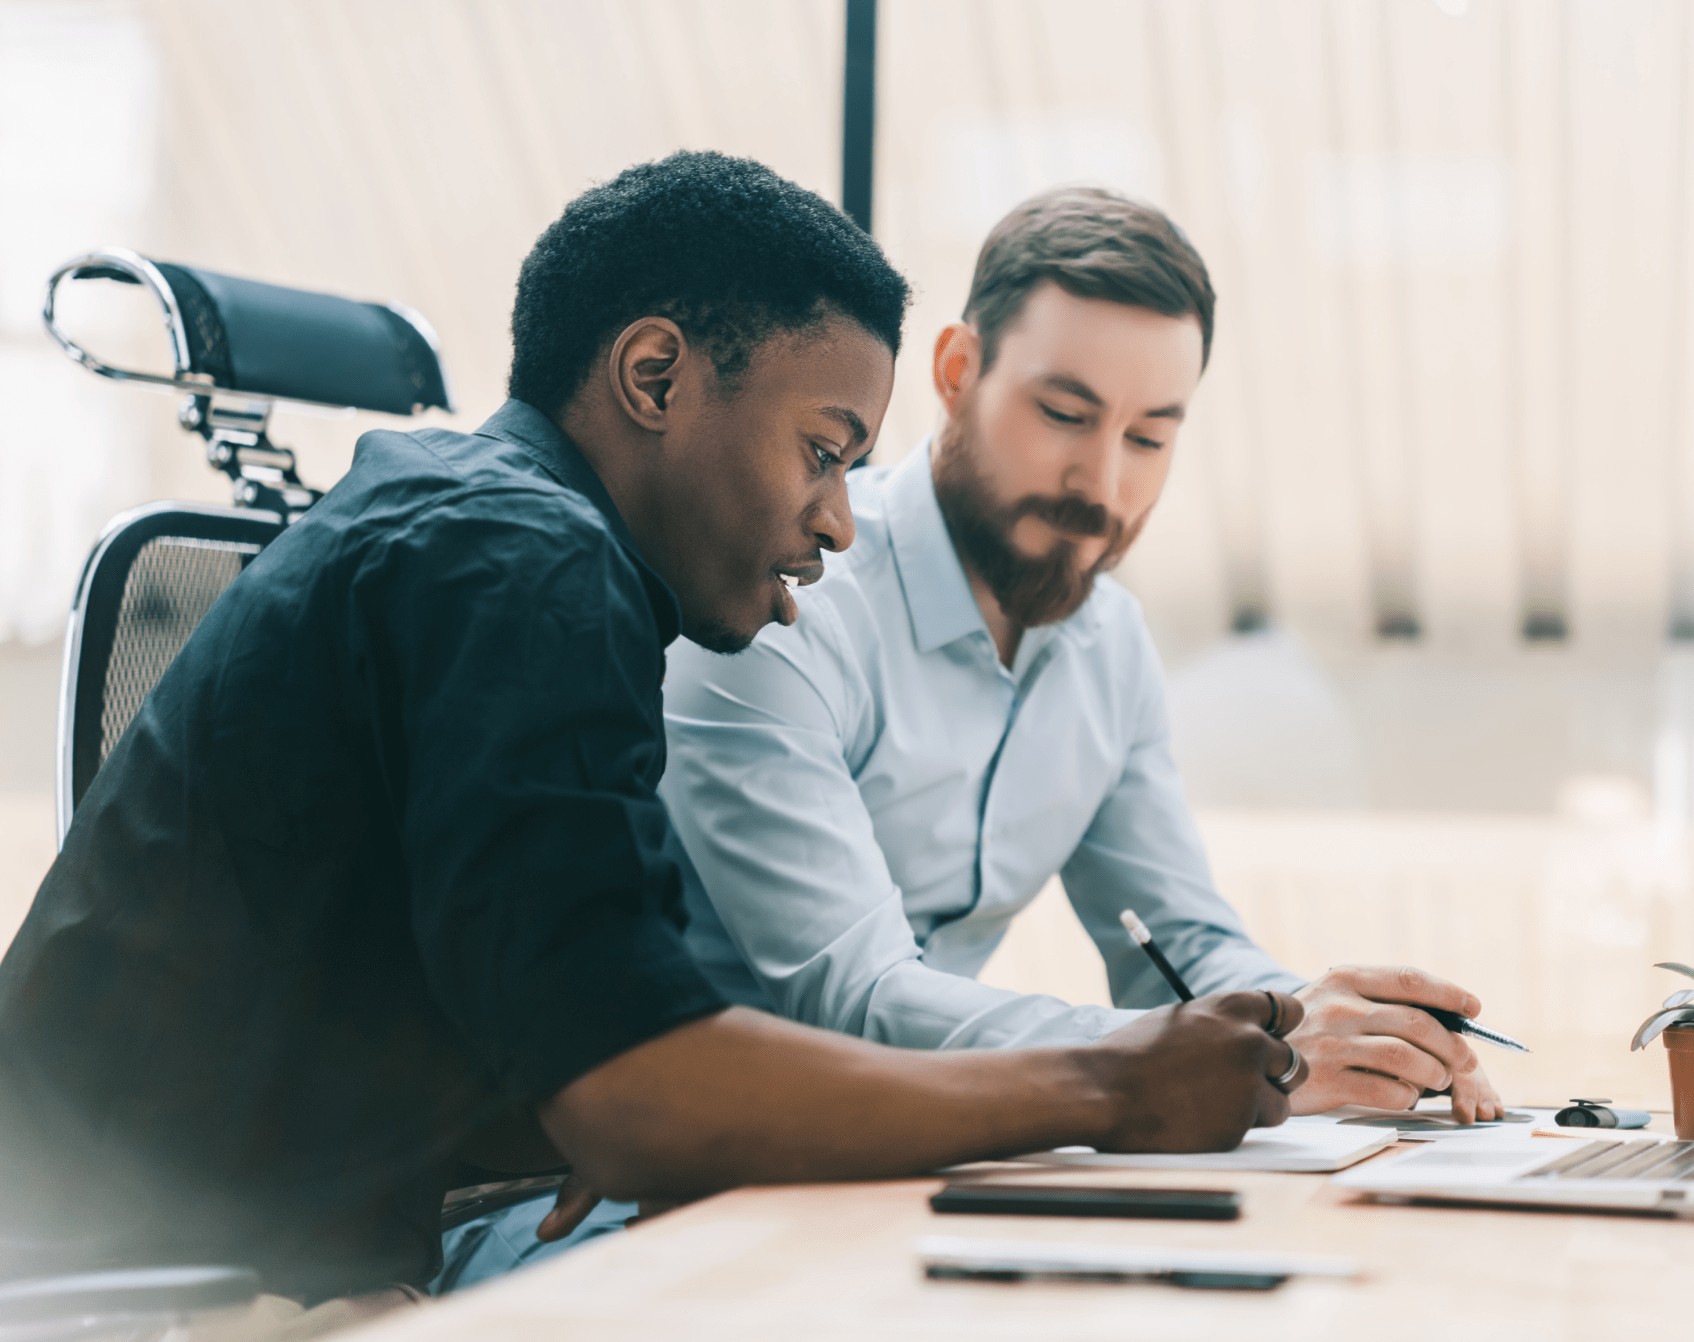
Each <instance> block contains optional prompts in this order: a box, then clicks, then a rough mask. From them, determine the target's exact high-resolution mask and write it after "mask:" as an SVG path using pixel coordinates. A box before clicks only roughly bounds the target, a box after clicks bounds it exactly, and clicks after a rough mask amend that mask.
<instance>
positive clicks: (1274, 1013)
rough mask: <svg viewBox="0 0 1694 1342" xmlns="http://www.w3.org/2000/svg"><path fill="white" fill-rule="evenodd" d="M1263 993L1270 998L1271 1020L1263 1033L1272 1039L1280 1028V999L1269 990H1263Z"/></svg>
mask: <svg viewBox="0 0 1694 1342" xmlns="http://www.w3.org/2000/svg"><path fill="white" fill-rule="evenodd" d="M1263 992H1264V994H1265V996H1266V997H1268V998H1270V1008H1271V1018H1270V1022H1269V1024H1267V1025H1266V1026H1265V1033H1266V1034H1268V1035H1271V1036H1272V1037H1273V1038H1274V1037H1276V1035H1277V1031H1278V1030H1279V1029H1280V1028H1281V1026H1282V999H1281V998H1280V997H1278V996H1277V995H1276V994H1275V993H1273V992H1272V991H1271V990H1270V989H1269V988H1265V989H1263Z"/></svg>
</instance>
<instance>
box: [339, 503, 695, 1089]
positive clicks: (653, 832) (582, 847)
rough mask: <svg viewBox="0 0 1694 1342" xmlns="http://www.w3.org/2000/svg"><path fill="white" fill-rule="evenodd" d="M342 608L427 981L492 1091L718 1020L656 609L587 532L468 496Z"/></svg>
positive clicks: (394, 548)
mask: <svg viewBox="0 0 1694 1342" xmlns="http://www.w3.org/2000/svg"><path fill="white" fill-rule="evenodd" d="M352 609H353V612H354V620H355V624H356V628H355V630H354V631H353V639H352V645H353V646H354V647H355V648H356V649H357V650H358V651H357V654H356V668H355V674H354V675H353V676H352V677H350V679H351V680H352V682H353V683H354V684H356V685H357V686H358V687H359V691H358V692H360V693H363V694H365V695H368V696H369V700H370V702H369V704H368V706H366V710H365V712H364V713H363V714H361V715H360V716H362V717H365V718H367V719H369V720H374V721H375V722H376V723H377V732H378V736H379V740H378V743H377V757H378V758H379V759H380V761H381V765H382V768H383V770H384V772H385V778H384V780H383V781H384V784H385V786H386V788H387V790H388V792H389V795H390V797H391V804H392V809H393V812H394V814H395V815H396V817H397V820H398V830H397V834H398V842H399V844H400V847H401V849H402V852H401V854H400V856H401V857H402V860H403V861H404V864H405V867H406V870H407V872H408V875H409V881H410V889H409V897H410V909H409V915H410V922H411V927H412V932H413V935H414V936H415V938H416V940H417V946H418V950H419V953H420V958H421V962H422V966H423V972H424V974H425V976H426V978H427V981H428V985H429V988H430V990H431V991H432V993H433V995H434V997H435V998H436V1000H437V1001H438V1002H439V1003H440V1004H441V1006H442V1008H443V1010H444V1011H445V1012H446V1013H447V1015H448V1016H449V1017H450V1018H451V1019H452V1020H453V1021H454V1023H455V1024H456V1025H457V1026H458V1028H460V1029H461V1030H462V1031H463V1032H464V1034H465V1035H466V1036H467V1038H468V1039H469V1040H470V1041H471V1044H472V1046H473V1047H474V1048H475V1049H476V1050H477V1051H478V1052H479V1054H480V1055H481V1057H482V1058H483V1060H484V1061H485V1063H486V1064H487V1066H488V1067H489V1069H490V1071H491V1072H492V1074H493V1075H494V1077H495V1078H496V1079H497V1081H498V1082H499V1084H501V1086H502V1087H503V1089H505V1090H506V1091H507V1092H508V1093H509V1094H511V1095H512V1096H513V1097H514V1098H522V1099H539V1098H541V1097H543V1096H546V1095H549V1094H551V1093H553V1092H554V1091H556V1090H557V1089H559V1087H561V1086H563V1085H565V1084H567V1083H568V1082H570V1081H571V1080H573V1079H575V1078H576V1077H577V1076H580V1075H581V1074H583V1073H584V1072H587V1071H589V1070H591V1069H592V1068H593V1067H595V1066H597V1065H598V1064H599V1063H601V1062H603V1061H605V1060H607V1059H608V1058H610V1057H612V1056H614V1055H615V1054H618V1053H620V1052H623V1051H625V1050H626V1049H629V1048H632V1047H634V1046H635V1045H637V1044H640V1043H642V1042H644V1041H645V1040H647V1039H650V1038H652V1037H654V1036H656V1035H658V1034H661V1033H663V1032H665V1031H666V1030H668V1029H670V1028H672V1027H674V1026H676V1025H678V1024H680V1023H682V1022H684V1021H687V1020H690V1019H693V1018H695V1017H698V1016H700V1015H703V1014H705V1013H708V1012H710V1011H713V1010H716V1009H718V1008H719V1007H721V1006H722V1005H723V1001H722V999H721V998H720V997H719V996H718V994H717V993H715V992H714V991H713V990H712V989H711V988H710V987H709V986H708V985H707V983H706V982H705V980H704V978H703V977H702V976H701V974H700V973H699V971H698V969H697V968H696V967H695V966H694V964H693V962H692V960H691V959H690V957H689V956H688V954H687V952H686V950H685V948H684V946H683V942H682V937H681V932H680V927H679V924H680V914H679V910H680V905H681V893H682V881H683V879H684V872H685V870H686V861H685V858H684V857H683V856H682V854H681V852H680V849H679V846H678V845H677V843H676V840H675V836H674V833H673V831H672V830H671V828H670V825H669V823H668V821H667V818H666V815H665V810H664V806H663V804H662V803H661V802H660V801H659V799H658V796H657V792H656V786H657V781H658V776H659V774H660V772H661V771H662V769H663V765H664V741H663V729H662V725H661V719H660V716H659V703H658V691H659V683H660V679H661V677H662V674H663V655H664V654H663V643H662V638H661V635H660V632H659V628H658V623H657V617H656V615H655V613H654V608H653V599H652V597H651V596H650V595H649V594H648V592H647V590H646V588H645V586H644V578H643V575H642V573H641V572H640V571H639V570H638V569H637V567H636V563H635V561H634V560H633V559H632V558H631V557H630V556H629V555H627V554H626V553H625V552H624V551H623V550H622V548H621V547H620V546H619V545H618V543H617V542H616V541H615V540H614V539H613V538H612V537H611V536H610V535H609V534H608V533H607V532H606V531H605V529H604V526H603V525H602V524H601V523H600V522H599V520H598V518H597V516H594V515H590V514H589V513H588V510H587V509H586V508H583V509H582V511H581V512H580V513H578V512H575V511H573V510H572V508H571V506H570V505H569V504H568V503H566V502H564V501H561V500H558V499H555V498H551V497H548V496H540V498H539V501H538V498H537V497H536V496H532V495H528V494H525V493H524V492H523V491H500V490H481V491H474V492H468V493H467V494H466V495H462V496H460V497H459V498H458V499H456V500H453V501H450V502H447V503H443V504H440V505H436V506H434V507H432V508H431V509H430V510H429V512H428V513H426V514H425V515H424V516H423V517H421V518H419V519H417V520H414V521H412V522H411V523H410V524H408V525H406V526H403V527H401V528H399V529H398V530H397V532H396V534H394V535H393V536H392V537H391V538H389V539H388V540H387V541H386V543H384V544H382V545H381V546H380V547H378V549H377V551H376V553H375V554H374V555H373V557H372V559H371V560H370V561H368V562H367V564H366V565H365V567H364V569H363V570H362V571H361V572H360V574H359V575H358V576H357V578H356V579H355V599H354V602H353V606H352Z"/></svg>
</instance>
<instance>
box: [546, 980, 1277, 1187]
mask: <svg viewBox="0 0 1694 1342" xmlns="http://www.w3.org/2000/svg"><path fill="white" fill-rule="evenodd" d="M1282 1000H1283V1013H1284V1015H1283V1019H1284V1021H1285V1022H1286V1025H1285V1028H1292V1026H1293V1025H1294V1024H1295V1023H1297V1022H1298V1020H1299V1011H1300V1007H1299V1003H1297V1002H1295V1001H1294V1000H1293V999H1292V998H1284V999H1282ZM1268 1016H1269V1010H1268V999H1267V997H1266V995H1265V994H1264V993H1228V994H1222V995H1219V996H1217V997H1211V998H1203V999H1201V1000H1200V1001H1198V1002H1194V1003H1189V1004H1187V1005H1185V1006H1183V1007H1180V1008H1161V1009H1159V1010H1157V1011H1152V1012H1149V1013H1147V1015H1146V1016H1144V1017H1142V1018H1140V1019H1139V1020H1137V1021H1136V1022H1135V1023H1133V1024H1132V1025H1129V1026H1127V1027H1126V1028H1124V1029H1122V1030H1119V1031H1117V1032H1115V1033H1114V1034H1112V1035H1109V1036H1107V1038H1106V1039H1104V1040H1102V1041H1101V1042H1100V1043H1098V1044H1094V1045H1087V1046H1079V1047H1075V1048H1040V1049H1023V1050H1002V1051H964V1052H939V1053H938V1052H922V1051H917V1050H909V1049H893V1048H886V1047H883V1046H881V1045H878V1044H871V1043H867V1042H865V1041H864V1040H860V1039H855V1038H852V1037H849V1036H846V1035H840V1034H832V1033H829V1032H826V1031H822V1030H814V1029H811V1028H809V1027H807V1026H803V1025H796V1024H794V1023H792V1022H790V1021H784V1020H780V1019H777V1018H776V1017H773V1016H767V1015H764V1014H762V1013H760V1012H756V1011H751V1010H747V1009H745V1008H740V1007H731V1008H729V1009H728V1010H725V1011H722V1012H720V1013H718V1014H716V1015H714V1016H709V1017H707V1018H705V1019H703V1020H698V1021H694V1022H692V1023H690V1024H688V1025H684V1026H682V1027H680V1028H678V1029H676V1030H672V1031H670V1032H669V1033H668V1034H664V1035H661V1036H660V1037H658V1038H657V1039H653V1040H650V1041H648V1042H647V1043H645V1044H643V1045H641V1046H640V1047H638V1048H634V1049H631V1050H630V1051H629V1052H628V1053H625V1054H622V1055H620V1056H619V1057H617V1058H614V1059H612V1060H611V1061H610V1062H607V1063H605V1064H603V1065H601V1066H600V1067H597V1068H596V1069H595V1070H594V1071H592V1072H590V1073H588V1074H587V1075H586V1076H583V1077H580V1078H579V1079H578V1080H576V1081H574V1082H572V1083H571V1084H570V1085H568V1086H566V1087H565V1088H564V1089H563V1090H561V1091H559V1092H558V1094H556V1095H554V1096H553V1097H552V1098H551V1099H549V1100H547V1101H546V1102H545V1103H543V1104H542V1105H541V1106H540V1118H541V1123H542V1127H543V1128H544V1129H545V1130H546V1132H547V1134H548V1136H549V1137H550V1138H551V1139H552V1141H553V1143H554V1145H556V1146H557V1147H558V1148H559V1150H560V1151H562V1152H563V1153H565V1155H566V1156H567V1157H568V1158H569V1159H570V1162H571V1164H572V1165H573V1166H574V1167H575V1168H576V1170H577V1171H578V1172H579V1173H580V1174H581V1175H582V1176H583V1178H584V1179H585V1180H586V1181H587V1182H588V1183H589V1184H591V1185H592V1186H593V1187H594V1188H595V1189H596V1190H598V1191H599V1192H601V1193H604V1194H606V1195H607V1196H610V1197H614V1198H619V1199H635V1198H680V1197H691V1196H696V1195H700V1194H704V1193H709V1192H715V1191H717V1190H719V1189H723V1188H730V1187H734V1186H736V1185H739V1184H749V1183H803V1182H812V1181H823V1180H833V1179H864V1178H879V1177H880V1178H887V1177H895V1176H899V1175H905V1174H913V1173H917V1172H920V1171H923V1170H926V1169H933V1168H935V1167H936V1166H938V1165H946V1164H951V1163H955V1162H958V1161H963V1160H971V1159H976V1158H981V1157H987V1156H993V1155H1000V1154H1010V1153H1015V1152H1022V1151H1033V1150H1041V1149H1044V1148H1047V1147H1052V1146H1062V1145H1067V1144H1073V1143H1086V1144H1088V1145H1093V1146H1097V1147H1100V1148H1102V1149H1106V1150H1212V1149H1227V1148H1228V1147H1231V1146H1233V1145H1235V1144H1236V1143H1237V1142H1238V1141H1239V1140H1240V1138H1241V1135H1242V1133H1243V1132H1245V1131H1246V1129H1247V1128H1248V1127H1252V1126H1255V1125H1262V1124H1274V1123H1280V1122H1281V1121H1282V1120H1283V1119H1284V1118H1285V1117H1287V1113H1288V1101H1287V1097H1286V1096H1285V1095H1284V1094H1283V1093H1281V1092H1279V1091H1277V1090H1275V1089H1273V1088H1272V1087H1271V1086H1270V1084H1269V1082H1268V1081H1267V1080H1266V1079H1265V1078H1266V1077H1268V1076H1270V1075H1273V1074H1275V1073H1279V1072H1281V1071H1282V1070H1283V1069H1284V1067H1285V1066H1286V1063H1287V1059H1288V1056H1289V1055H1288V1046H1287V1045H1286V1044H1284V1043H1282V1042H1281V1041H1280V1040H1278V1039H1273V1038H1272V1037H1271V1036H1270V1035H1268V1034H1266V1033H1265V1031H1264V1030H1263V1028H1262V1025H1263V1022H1264V1020H1265V1019H1267V1018H1268ZM1298 1079H1300V1078H1296V1083H1297V1081H1298ZM1291 1088H1292V1087H1291Z"/></svg>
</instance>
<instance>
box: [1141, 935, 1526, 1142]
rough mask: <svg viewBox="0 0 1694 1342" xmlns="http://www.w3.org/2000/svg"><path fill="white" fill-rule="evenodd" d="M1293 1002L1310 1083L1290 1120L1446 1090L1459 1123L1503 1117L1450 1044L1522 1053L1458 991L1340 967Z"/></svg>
mask: <svg viewBox="0 0 1694 1342" xmlns="http://www.w3.org/2000/svg"><path fill="white" fill-rule="evenodd" d="M1122 921H1123V924H1124V926H1125V928H1126V929H1128V930H1129V932H1130V935H1131V937H1132V938H1133V939H1134V940H1135V941H1136V942H1137V943H1138V944H1140V945H1141V946H1142V947H1143V949H1144V950H1148V952H1149V958H1150V959H1152V960H1153V961H1154V964H1155V966H1157V967H1158V968H1159V970H1160V973H1161V974H1163V975H1164V977H1165V979H1166V981H1167V982H1169V983H1170V984H1171V987H1172V988H1173V990H1175V991H1176V993H1177V995H1178V996H1179V997H1181V998H1183V1000H1185V1001H1186V1000H1188V998H1189V997H1191V996H1192V993H1191V992H1190V990H1189V988H1188V986H1187V984H1186V983H1184V982H1183V981H1182V977H1181V975H1180V974H1178V973H1177V971H1176V970H1175V969H1174V968H1173V967H1172V966H1171V965H1170V963H1169V961H1168V960H1166V959H1165V957H1164V955H1163V953H1162V952H1161V951H1160V950H1159V948H1158V946H1157V944H1156V943H1155V942H1154V941H1153V938H1152V935H1151V933H1149V932H1148V931H1147V928H1146V925H1145V924H1144V923H1142V921H1141V919H1140V918H1139V917H1137V916H1136V915H1135V914H1134V912H1132V911H1129V910H1126V911H1125V912H1124V913H1123V915H1122ZM1297 996H1298V998H1299V999H1300V1001H1301V1002H1302V1003H1303V1004H1304V1006H1305V1009H1306V1019H1305V1021H1304V1023H1303V1024H1302V1025H1301V1026H1300V1028H1299V1030H1298V1032H1297V1034H1296V1035H1295V1037H1294V1040H1293V1042H1294V1044H1296V1045H1297V1046H1298V1048H1299V1050H1300V1051H1301V1052H1302V1053H1303V1054H1304V1055H1305V1058H1306V1060H1307V1062H1308V1063H1309V1064H1310V1066H1311V1079H1310V1080H1309V1081H1308V1082H1307V1083H1306V1085H1305V1086H1303V1087H1302V1088H1301V1090H1300V1092H1299V1094H1298V1095H1296V1096H1295V1097H1294V1111H1295V1112H1296V1113H1300V1114H1313V1113H1321V1112H1323V1111H1324V1110H1326V1109H1332V1108H1335V1107H1337V1106H1339V1105H1343V1104H1362V1105H1369V1106H1370V1107H1372V1108H1377V1109H1407V1108H1410V1107H1411V1106H1412V1105H1414V1104H1416V1103H1417V1101H1418V1099H1419V1098H1420V1097H1421V1096H1422V1095H1423V1093H1424V1092H1425V1091H1444V1090H1447V1089H1449V1088H1451V1091H1452V1106H1453V1113H1454V1115H1455V1116H1456V1117H1457V1118H1459V1119H1460V1121H1461V1122H1466V1123H1468V1122H1471V1121H1473V1120H1475V1119H1482V1120H1492V1119H1496V1118H1500V1117H1503V1116H1504V1114H1505V1106H1504V1104H1502V1103H1501V1101H1500V1097H1499V1095H1498V1093H1496V1092H1495V1090H1494V1087H1493V1086H1492V1084H1490V1082H1489V1080H1488V1078H1487V1076H1486V1074H1485V1073H1483V1071H1482V1070H1481V1068H1480V1067H1479V1066H1478V1063H1477V1059H1476V1055H1475V1054H1474V1053H1472V1052H1471V1050H1470V1048H1469V1046H1468V1045H1467V1044H1466V1043H1465V1042H1464V1040H1463V1039H1462V1038H1460V1037H1458V1036H1459V1034H1460V1033H1463V1034H1467V1035H1471V1036H1472V1037H1475V1038H1483V1039H1487V1040H1488V1041H1489V1042H1490V1043H1494V1044H1497V1045H1498V1046H1499V1047H1502V1048H1514V1047H1515V1048H1517V1049H1523V1045H1521V1044H1519V1043H1518V1041H1517V1040H1515V1039H1512V1038H1511V1037H1510V1036H1509V1035H1502V1034H1500V1033H1499V1032H1498V1031H1495V1030H1490V1029H1488V1027H1486V1026H1482V1025H1479V1024H1478V1023H1477V1022H1476V1021H1475V1020H1474V1017H1475V1016H1477V1015H1478V1014H1479V1013H1480V1012H1481V1003H1480V1002H1478V1001H1477V999H1476V997H1475V996H1474V995H1473V994H1471V993H1468V992H1466V991H1465V990H1464V989H1462V988H1460V987H1459V986H1458V985H1457V984H1454V983H1449V982H1448V981H1447V980H1445V979H1442V978H1438V977H1437V976H1435V975H1433V974H1427V973H1424V972H1423V971H1422V970H1418V969H1411V968H1406V967H1403V966H1355V965H1344V966H1341V967H1338V968H1335V969H1331V970H1329V971H1328V972H1327V973H1325V974H1324V975H1323V976H1322V977H1321V978H1319V979H1317V980H1316V981H1315V982H1313V983H1310V984H1308V985H1307V986H1306V987H1305V988H1303V989H1301V990H1300V991H1299V993H1298V994H1297ZM1450 1023H1451V1024H1450ZM1454 1025H1456V1026H1457V1030H1454V1029H1453V1028H1452V1027H1453V1026H1454ZM1524 1051H1526V1052H1527V1049H1525V1050H1524Z"/></svg>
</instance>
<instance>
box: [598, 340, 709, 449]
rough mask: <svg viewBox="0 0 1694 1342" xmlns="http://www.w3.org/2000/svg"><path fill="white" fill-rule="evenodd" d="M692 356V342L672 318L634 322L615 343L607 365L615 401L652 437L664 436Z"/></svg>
mask: <svg viewBox="0 0 1694 1342" xmlns="http://www.w3.org/2000/svg"><path fill="white" fill-rule="evenodd" d="M688 354H689V350H688V338H687V337H686V336H684V335H683V334H682V328H681V327H680V326H678V325H677V324H676V323H675V322H673V321H671V320H670V319H669V318H668V317H643V318H641V319H640V320H639V321H635V322H631V323H630V324H629V325H628V326H626V327H625V328H624V331H623V334H622V335H620V336H619V337H618V338H617V339H616V340H614V341H613V342H612V349H611V354H610V356H609V357H608V358H607V361H606V363H607V371H608V373H609V374H610V376H611V380H612V399H613V400H614V401H615V402H616V403H617V405H618V406H619V408H620V409H622V411H623V412H624V414H626V415H628V416H629V417H630V418H631V419H632V420H634V421H635V422H636V423H637V424H639V425H640V426H641V427H642V428H644V429H646V430H647V431H648V432H649V433H663V432H664V431H665V428H666V426H667V423H668V420H669V417H670V412H671V410H672V407H673V402H674V400H675V396H674V393H675V391H676V384H677V379H678V375H679V374H680V373H681V372H682V369H683V366H684V365H685V364H686V363H687V361H688Z"/></svg>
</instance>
